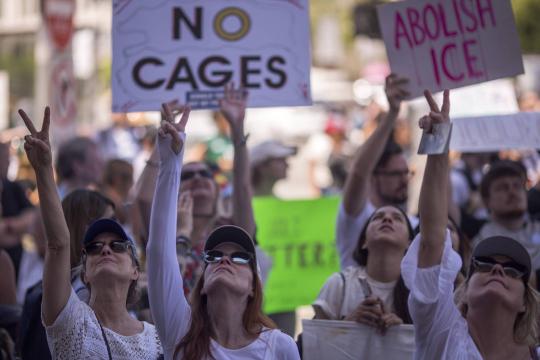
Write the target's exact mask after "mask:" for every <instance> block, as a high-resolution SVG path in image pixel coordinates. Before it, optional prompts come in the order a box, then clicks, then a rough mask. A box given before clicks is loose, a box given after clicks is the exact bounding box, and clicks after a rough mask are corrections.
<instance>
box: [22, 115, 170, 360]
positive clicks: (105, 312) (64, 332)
mask: <svg viewBox="0 0 540 360" xmlns="http://www.w3.org/2000/svg"><path fill="white" fill-rule="evenodd" d="M19 114H20V116H21V117H22V119H23V120H24V123H25V124H26V127H27V128H28V130H29V131H30V135H27V136H25V145H24V148H25V151H26V154H27V156H28V159H29V161H30V163H31V165H32V167H33V168H34V171H35V172H36V180H37V186H38V193H39V198H40V207H41V213H42V217H43V223H44V227H45V232H46V238H47V250H46V255H45V269H44V274H43V301H42V320H43V324H44V326H45V330H46V332H47V340H48V343H49V349H50V351H51V355H52V357H53V358H54V359H84V358H101V359H107V358H108V359H113V358H114V359H157V358H158V356H160V354H161V353H162V350H161V344H160V341H159V338H158V336H157V333H156V330H155V328H154V326H152V325H150V324H148V323H144V322H140V321H138V320H136V319H135V318H133V317H132V316H131V315H130V314H129V313H128V310H127V304H128V303H130V302H132V301H134V297H136V287H137V279H138V277H139V261H138V258H137V254H136V249H135V244H134V243H133V241H132V240H131V239H130V238H129V237H128V236H127V235H126V233H125V231H124V230H123V229H122V227H121V226H120V225H119V224H118V223H117V222H115V221H114V220H112V219H99V220H96V221H95V222H94V223H92V224H91V225H90V226H89V228H88V230H87V231H86V233H85V235H84V240H83V243H84V252H83V256H82V261H81V262H82V268H81V279H82V281H83V283H84V284H85V286H86V287H87V288H88V290H89V292H90V299H89V302H88V305H87V304H86V303H85V302H83V301H81V300H80V299H79V298H78V297H77V295H76V294H75V291H74V289H73V287H72V285H71V271H70V265H71V264H70V254H71V252H70V233H69V228H68V225H67V223H66V220H65V218H64V214H63V211H62V206H61V203H60V197H59V195H58V192H57V189H56V186H55V183H54V177H53V168H52V154H51V148H50V144H49V125H50V109H49V108H48V107H47V108H46V109H45V113H44V118H43V126H42V129H41V130H40V131H37V130H36V129H35V127H34V125H33V123H32V121H31V120H30V118H29V117H28V116H27V115H26V113H25V112H24V111H22V110H19Z"/></svg>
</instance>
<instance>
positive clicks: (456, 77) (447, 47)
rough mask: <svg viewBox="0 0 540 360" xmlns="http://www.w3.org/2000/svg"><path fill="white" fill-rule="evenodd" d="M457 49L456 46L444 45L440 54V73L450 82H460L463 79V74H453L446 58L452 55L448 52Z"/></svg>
mask: <svg viewBox="0 0 540 360" xmlns="http://www.w3.org/2000/svg"><path fill="white" fill-rule="evenodd" d="M456 49H457V46H456V45H455V44H446V45H445V46H444V47H443V50H442V52H441V67H442V71H443V73H444V74H445V75H446V76H447V77H448V78H449V79H450V80H452V81H461V80H463V78H464V77H465V74H464V73H461V74H453V73H452V72H451V71H450V69H449V67H448V62H447V61H448V56H449V55H450V56H451V55H452V54H451V53H450V50H454V51H455V50H456Z"/></svg>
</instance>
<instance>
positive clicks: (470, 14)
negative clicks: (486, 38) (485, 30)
mask: <svg viewBox="0 0 540 360" xmlns="http://www.w3.org/2000/svg"><path fill="white" fill-rule="evenodd" d="M467 4H470V5H472V4H471V0H461V10H462V11H463V12H464V13H465V15H467V17H468V18H469V19H470V20H471V21H472V24H471V25H470V26H466V27H465V29H466V30H467V31H468V32H474V31H476V29H477V28H478V22H477V20H476V16H475V14H474V12H473V10H472V6H471V7H470V8H469V7H467Z"/></svg>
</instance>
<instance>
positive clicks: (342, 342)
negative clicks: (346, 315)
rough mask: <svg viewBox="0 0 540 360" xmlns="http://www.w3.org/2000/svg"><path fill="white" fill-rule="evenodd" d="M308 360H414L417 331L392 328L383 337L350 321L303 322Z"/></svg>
mask: <svg viewBox="0 0 540 360" xmlns="http://www.w3.org/2000/svg"><path fill="white" fill-rule="evenodd" d="M302 327H303V329H304V332H303V333H302V350H303V359H305V360H320V359H332V360H358V359H384V360H393V359H396V360H402V359H412V358H413V354H414V327H413V326H412V325H399V326H392V327H390V328H389V329H388V330H387V332H386V334H385V335H384V336H383V335H380V334H378V333H377V331H376V329H375V328H373V327H371V326H367V325H363V324H358V323H355V322H350V321H335V320H302Z"/></svg>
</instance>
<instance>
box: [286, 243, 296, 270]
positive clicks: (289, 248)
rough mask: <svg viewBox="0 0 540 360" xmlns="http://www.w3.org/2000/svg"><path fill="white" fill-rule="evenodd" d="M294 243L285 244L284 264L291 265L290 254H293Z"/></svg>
mask: <svg viewBox="0 0 540 360" xmlns="http://www.w3.org/2000/svg"><path fill="white" fill-rule="evenodd" d="M293 249H294V245H291V244H288V245H285V266H287V267H289V266H292V264H293V261H292V256H293Z"/></svg>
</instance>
